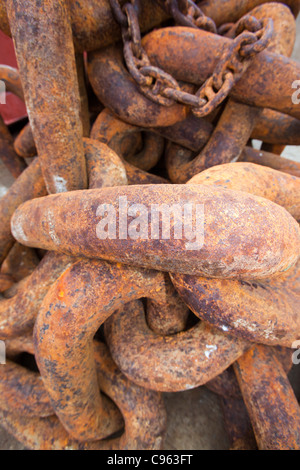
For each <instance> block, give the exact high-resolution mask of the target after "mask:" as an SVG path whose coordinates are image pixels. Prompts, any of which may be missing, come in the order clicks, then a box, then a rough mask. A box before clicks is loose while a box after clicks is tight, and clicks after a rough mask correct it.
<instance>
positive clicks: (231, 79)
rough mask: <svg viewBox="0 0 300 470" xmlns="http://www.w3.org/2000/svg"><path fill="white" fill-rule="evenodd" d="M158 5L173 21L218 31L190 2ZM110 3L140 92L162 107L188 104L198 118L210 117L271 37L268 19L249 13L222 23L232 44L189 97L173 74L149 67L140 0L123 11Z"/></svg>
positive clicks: (114, 0)
mask: <svg viewBox="0 0 300 470" xmlns="http://www.w3.org/2000/svg"><path fill="white" fill-rule="evenodd" d="M156 1H157V2H158V3H159V4H160V5H161V6H163V7H164V9H165V10H166V11H167V12H168V13H169V14H171V15H172V16H173V18H174V20H175V21H176V23H178V24H180V25H182V26H188V27H193V28H201V29H204V30H206V31H210V32H212V33H215V34H216V33H217V29H216V25H215V23H214V22H213V20H212V19H211V18H208V17H207V16H205V15H204V13H203V12H202V11H201V9H200V8H199V7H198V6H197V5H196V4H195V3H194V2H193V1H192V0H156ZM110 5H111V8H112V12H113V15H114V17H115V20H116V21H117V22H118V23H119V25H120V26H121V30H122V39H123V47H124V49H123V50H124V59H125V62H126V65H127V68H128V70H129V72H130V74H131V76H132V77H133V78H134V80H135V81H136V83H137V84H138V85H139V87H140V90H141V92H142V93H143V94H144V95H145V96H146V97H147V98H149V99H151V100H152V101H154V102H156V103H159V104H161V105H163V106H171V105H172V104H174V103H175V102H177V103H180V104H183V105H185V106H191V107H192V111H193V113H194V114H195V115H196V116H198V117H203V116H206V115H207V114H210V113H211V112H212V111H213V110H214V109H215V108H216V107H217V106H219V105H220V104H221V103H222V102H223V101H224V100H225V98H226V97H227V96H228V94H229V93H230V90H231V89H232V87H233V86H234V85H235V83H236V82H237V81H238V80H239V79H240V78H241V76H242V75H243V73H244V72H245V71H246V70H247V68H248V67H249V65H250V63H251V59H252V57H253V56H255V55H256V54H258V53H259V52H261V51H262V50H264V49H265V48H266V47H267V45H268V43H269V41H270V39H271V37H272V34H273V22H272V20H271V19H265V20H257V19H256V18H255V17H253V16H251V15H246V16H244V17H243V18H242V19H241V20H240V21H238V22H237V24H236V25H234V26H232V25H226V27H225V28H224V31H225V32H227V31H228V30H230V37H231V38H232V39H233V40H232V43H231V45H230V47H229V48H227V49H226V50H225V51H224V53H223V54H222V56H221V58H220V61H219V62H218V64H217V67H216V69H215V71H214V73H213V75H212V76H211V77H209V78H208V79H207V80H206V81H205V83H204V84H203V85H202V86H201V88H200V89H199V90H198V92H197V93H196V94H195V95H192V94H190V93H187V92H185V91H183V90H181V88H180V85H179V83H178V82H177V80H175V78H174V77H172V75H170V74H168V73H167V72H165V71H163V70H162V69H160V68H159V67H155V66H153V65H152V64H151V62H150V60H149V58H148V56H147V54H146V52H145V50H144V49H143V47H142V42H141V32H140V27H139V19H138V15H139V11H140V2H139V0H131V1H130V2H128V3H125V5H124V6H123V7H122V8H121V6H120V3H119V0H110Z"/></svg>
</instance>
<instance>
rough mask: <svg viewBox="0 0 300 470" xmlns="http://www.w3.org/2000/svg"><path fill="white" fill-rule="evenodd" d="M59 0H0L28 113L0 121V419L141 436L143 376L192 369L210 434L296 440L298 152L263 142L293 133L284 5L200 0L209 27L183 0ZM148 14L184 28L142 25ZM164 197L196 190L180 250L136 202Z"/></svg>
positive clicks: (33, 438)
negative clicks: (0, 191) (0, 192)
mask: <svg viewBox="0 0 300 470" xmlns="http://www.w3.org/2000/svg"><path fill="white" fill-rule="evenodd" d="M70 3H71V4H72V8H71V7H70V10H68V8H69V7H68V6H67V5H68V2H65V1H64V0H57V1H56V2H55V5H54V3H53V2H42V4H41V2H40V1H39V0H30V1H29V0H6V1H5V8H4V9H3V5H4V3H1V0H0V29H5V31H7V30H10V29H11V33H12V36H13V39H14V43H15V47H16V52H17V56H18V62H19V67H20V72H18V70H16V69H11V68H7V67H1V66H0V80H2V81H4V82H5V84H6V85H7V89H8V91H11V92H13V93H14V94H16V95H17V96H19V97H20V98H21V99H23V100H25V102H26V106H27V109H28V115H29V116H30V122H29V123H28V124H27V125H26V126H25V127H24V128H23V130H22V131H21V132H20V133H19V134H18V136H17V138H16V139H15V140H13V136H12V135H10V133H9V128H8V126H6V124H4V123H3V125H1V126H0V157H1V158H2V160H3V162H4V163H5V164H6V166H7V168H8V169H9V170H10V171H11V173H12V175H13V176H14V177H15V178H16V179H15V182H14V184H13V185H12V187H11V188H9V189H8V191H7V193H6V194H5V195H4V196H3V198H2V199H1V200H0V220H1V226H0V260H1V271H0V340H1V342H0V419H1V425H3V426H4V427H5V428H6V429H8V430H9V431H10V432H12V433H13V434H14V435H15V437H16V438H17V439H18V440H20V441H21V442H22V443H23V444H24V445H25V446H27V447H29V448H32V449H76V450H86V449H97V450H103V449H109V450H121V449H126V450H128V449H130V450H144V449H145V450H146V449H147V450H152V449H157V450H158V449H161V448H162V446H163V439H164V436H165V432H166V411H165V408H164V403H163V399H162V398H163V397H162V394H161V392H174V391H176V392H180V391H183V390H188V389H191V388H196V387H198V386H199V385H205V386H207V388H209V389H210V390H212V391H213V392H215V393H217V394H218V395H220V397H221V400H222V403H223V406H224V411H225V423H226V426H227V427H228V432H229V437H230V441H231V445H232V448H238V449H242V448H243V449H244V448H257V447H258V448H260V449H299V448H300V439H299V436H300V407H299V403H298V401H297V399H296V396H295V394H294V392H293V390H292V388H291V385H290V383H289V380H288V377H287V374H288V372H289V371H290V369H291V366H292V352H291V347H292V345H293V344H294V343H295V342H296V343H297V344H298V341H299V335H300V315H299V307H298V304H299V287H298V286H299V273H300V263H299V246H300V231H299V224H298V222H299V220H300V199H299V197H300V196H299V195H300V190H299V188H300V178H299V176H300V166H299V164H298V163H297V162H292V161H288V160H287V159H285V158H283V157H281V156H280V155H279V153H280V152H281V150H282V146H284V145H285V144H296V145H299V144H300V125H299V123H300V120H299V119H300V112H299V107H297V106H294V105H292V104H291V89H290V88H291V86H290V84H291V83H292V80H293V79H294V77H295V76H298V75H299V76H300V66H299V64H297V63H296V62H295V61H293V60H291V59H289V56H290V54H291V45H292V43H293V36H294V30H293V26H294V22H293V21H294V20H293V16H292V13H291V11H290V10H289V9H288V8H287V7H286V6H285V5H283V4H279V3H277V4H274V3H273V2H269V3H264V4H262V5H259V6H257V7H256V8H254V9H253V10H251V8H252V6H251V4H252V2H251V0H249V2H248V1H246V2H243V5H241V4H240V5H239V7H237V6H236V5H237V3H236V0H231V1H230V2H225V4H226V8H225V7H224V2H221V0H220V1H216V0H214V1H213V2H212V3H213V4H214V5H218V8H216V7H214V8H211V5H210V2H209V1H208V2H205V4H204V3H203V11H204V12H207V11H211V12H212V13H210V15H211V17H212V18H214V19H216V18H217V16H218V15H217V14H218V13H219V10H220V9H221V8H220V5H221V3H222V5H223V7H224V9H223V8H222V15H223V11H224V18H226V24H223V25H222V24H221V22H220V20H218V21H217V19H216V24H215V22H214V21H213V20H212V19H210V17H208V16H207V14H208V13H206V14H204V13H203V12H202V10H201V9H199V7H197V5H196V4H195V3H194V2H192V1H190V0H166V1H165V0H157V4H158V5H160V6H162V7H163V8H164V10H162V9H161V8H158V13H157V12H156V11H155V8H152V7H153V3H152V2H148V1H147V0H132V1H131V2H129V1H127V2H124V1H122V2H119V1H118V0H110V4H109V2H108V1H105V2H99V1H98V0H82V1H80V2H70ZM244 3H245V4H247V6H248V9H247V11H246V15H245V12H244V11H243V8H244ZM298 3H299V2H298ZM290 4H293V5H294V11H295V3H294V2H293V0H290V1H289V5H290ZM121 5H122V6H121ZM209 7H210V8H211V9H210V10H209ZM227 9H229V13H228V11H227ZM236 9H238V13H240V15H238V14H237V13H236V12H235V10H236ZM6 10H7V11H6ZM296 10H297V9H296ZM242 11H243V13H242ZM112 12H113V14H114V16H113V14H112ZM165 12H167V15H168V16H169V17H172V18H173V20H174V21H175V23H176V24H177V25H183V26H186V27H188V28H193V34H188V35H185V34H184V32H185V30H184V29H183V28H180V27H179V28H178V27H176V26H175V27H171V28H168V27H166V28H164V27H163V28H161V27H160V29H155V28H156V26H159V25H160V26H161V24H162V21H164V19H165V18H166V15H165ZM6 13H7V15H8V17H9V28H7V25H6V23H5V14H6ZM82 17H84V18H85V20H84V21H82ZM101 18H105V20H103V21H102V22H101ZM114 18H115V20H117V23H116V21H115V20H114ZM238 18H240V19H238ZM272 20H273V23H272ZM3 22H4V23H3ZM95 25H96V26H95ZM107 25H108V27H107V29H106V26H107ZM119 25H121V30H120V27H119ZM216 25H217V26H218V27H217V29H216ZM287 25H289V26H288V27H287ZM94 28H96V29H94ZM273 29H274V31H275V34H274V35H273V32H272V31H273ZM99 30H100V31H101V34H100V36H101V38H100V39H99ZM37 31H38V33H37ZM8 32H9V31H8ZM142 32H147V37H146V38H145V42H144V43H142V40H141V34H142ZM216 33H218V34H216ZM121 36H122V38H123V48H124V54H122V48H121V47H120V44H119V43H118V41H119V40H120V38H121ZM174 38H175V39H174ZM99 41H100V42H99ZM147 41H148V43H147ZM33 46H34V47H33ZM74 50H75V53H74ZM83 51H87V57H85V55H84V54H83ZM170 51H172V54H173V56H172V54H170ZM190 51H192V54H189V52H190ZM262 51H264V53H263V54H260V52H262ZM191 55H192V57H191ZM123 57H125V62H126V65H127V69H126V67H125V65H124V60H123ZM254 57H255V60H253V58H254ZM154 58H155V60H157V62H156V63H157V64H159V67H154V66H153V65H152V63H153V62H152V61H153V60H154ZM85 59H86V60H85ZM174 64H175V66H174ZM182 64H184V65H182ZM270 64H271V65H270ZM251 65H252V67H251ZM168 67H170V68H171V69H172V70H173V72H172V73H174V77H175V78H174V77H172V76H171V75H169V74H168V73H166V72H164V70H169V68H168ZM248 67H250V69H249V72H248V73H245V71H246V70H247V68H248ZM182 69H184V70H182ZM128 71H129V72H128ZM191 75H193V79H191ZM132 77H133V78H134V80H133V79H132ZM182 77H183V78H182ZM195 77H196V78H195ZM207 77H209V78H208V79H207ZM85 80H88V82H89V85H91V87H89V88H93V92H94V95H93V96H92V97H91V96H89V97H88V96H87V90H86V82H85ZM179 80H182V81H183V82H184V85H181V82H180V81H179ZM136 83H138V85H139V87H140V89H141V90H142V91H143V93H140V92H139V89H138V88H137V86H136ZM201 84H203V85H202V86H201ZM78 85H79V86H78ZM195 85H197V86H198V87H200V86H201V88H200V89H199V91H198V93H196V94H195V95H193V94H191V93H192V91H193V90H194V88H195ZM234 85H236V86H235V89H234V90H233V91H232V94H231V96H230V97H229V99H228V101H227V102H226V104H225V106H224V108H223V109H222V110H220V112H219V113H212V116H210V117H209V118H208V119H201V117H202V116H204V115H206V114H209V113H211V112H212V111H213V110H215V108H216V106H218V105H219V104H220V103H221V102H222V101H223V100H224V99H225V98H226V97H227V96H228V94H229V92H230V90H232V87H233V86H234ZM181 86H184V87H185V88H184V89H183V88H181ZM95 95H96V96H95ZM96 97H97V98H96ZM88 98H89V99H88ZM147 98H151V101H150V100H149V99H147ZM279 98H280V99H279ZM91 101H92V103H91ZM175 102H178V103H182V104H185V105H188V106H191V107H192V110H193V113H194V114H196V116H197V118H196V117H195V116H194V115H193V113H188V114H187V108H186V107H183V106H172V107H170V105H171V104H173V103H175ZM161 104H163V105H166V106H160V105H161ZM199 116H200V118H199ZM0 124H1V123H0ZM90 128H91V132H89V129H90ZM252 139H260V140H262V141H263V142H264V143H263V147H262V149H261V150H255V149H254V148H251V147H250V143H249V142H251V140H252ZM266 145H267V146H268V147H267V148H266V147H265V146H266ZM266 150H268V151H266ZM270 150H271V152H270ZM34 156H37V158H35V159H34V160H33V161H32V162H30V163H28V166H27V164H25V162H24V158H27V157H34ZM163 157H165V159H164V160H163ZM236 160H238V161H236ZM120 200H122V201H123V202H124V200H126V205H128V207H129V208H130V209H131V212H127V214H128V215H129V219H128V220H127V222H128V224H130V225H128V227H127V228H128V236H127V237H126V236H125V237H124V235H123V234H122V236H121V235H120V233H121V232H120V226H121V225H122V224H123V223H124V218H123V216H124V212H122V209H120ZM178 201H179V202H180V203H182V202H184V203H185V202H188V203H189V204H192V205H194V206H196V207H197V205H198V206H199V205H200V206H203V213H204V221H203V224H204V232H205V234H204V235H205V236H204V239H203V245H201V247H198V248H195V247H193V249H192V250H190V249H188V248H187V247H186V244H185V242H186V241H187V239H188V236H187V233H186V226H185V225H184V227H183V228H184V230H183V232H182V237H180V236H177V233H176V232H175V223H174V225H172V224H171V222H173V220H174V222H175V219H173V218H172V217H173V216H171V215H170V214H169V216H170V217H169V218H170V220H169V222H170V225H171V227H170V231H169V235H167V236H165V235H164V234H163V226H164V223H165V221H164V220H163V219H164V217H163V213H161V219H160V220H159V234H158V235H157V236H153V237H152V212H151V211H152V206H155V207H157V206H160V207H161V206H162V207H163V208H164V207H167V208H170V207H173V205H174V203H176V204H177V203H178ZM103 206H104V207H103ZM101 207H102V209H103V211H104V212H101V210H102V209H101ZM133 207H135V208H136V210H137V212H136V215H137V218H135V217H134V215H132V214H133V212H132V210H133ZM99 208H100V209H101V210H100V211H99ZM144 210H146V215H147V217H141V215H143V214H144V215H145V212H143V211H144ZM110 211H111V212H110ZM109 212H110V213H111V214H115V216H116V218H115V220H114V222H113V223H112V227H113V228H114V229H115V231H112V232H111V233H110V232H109V230H108V231H106V230H105V229H104V228H103V227H104V224H103V222H105V221H106V222H107V228H108V225H109V223H110V222H108V220H110V219H109V218H108V219H106V216H107V217H108V215H109ZM142 212H143V214H142ZM125 215H126V214H125ZM126 217H127V216H126ZM197 217H198V216H195V217H193V216H192V217H191V219H190V226H193V224H194V222H197ZM138 218H139V219H138ZM141 219H143V221H142V222H141ZM171 219H172V220H171ZM132 222H133V223H135V224H136V225H135V227H136V229H137V230H136V232H134V234H135V235H136V236H131V235H129V227H131V229H132ZM125 225H126V224H125ZM138 226H139V228H140V231H139V230H138ZM101 227H102V229H103V231H102V232H101ZM105 227H106V226H105ZM142 227H143V230H144V229H145V232H144V233H146V234H147V236H143V234H142V233H141V232H142V231H143V230H142ZM117 228H118V230H117ZM189 228H190V227H189ZM192 228H193V227H192ZM173 229H174V231H173ZM198 229H199V227H198V225H197V230H198ZM200 231H201V229H200ZM99 233H101V236H100V235H99ZM195 233H196V234H198V231H196V232H195ZM103 234H104V235H105V236H104V237H102V235H103ZM160 234H161V236H160ZM110 235H111V236H110ZM188 241H191V240H188ZM197 241H198V240H197ZM4 341H5V345H6V353H7V361H6V364H2V356H1V355H2V353H3V350H2V349H1V347H2V343H3V342H4ZM23 353H27V355H29V357H28V356H27V359H29V360H30V361H32V365H33V366H34V367H33V366H30V367H29V366H27V365H26V364H27V363H26V361H25V360H24V361H23ZM34 359H35V361H36V364H35V363H34ZM35 365H37V368H36V367H35ZM33 369H34V370H33ZM114 433H117V434H116V435H115V436H114ZM112 436H113V437H112ZM116 436H117V437H116Z"/></svg>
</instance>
